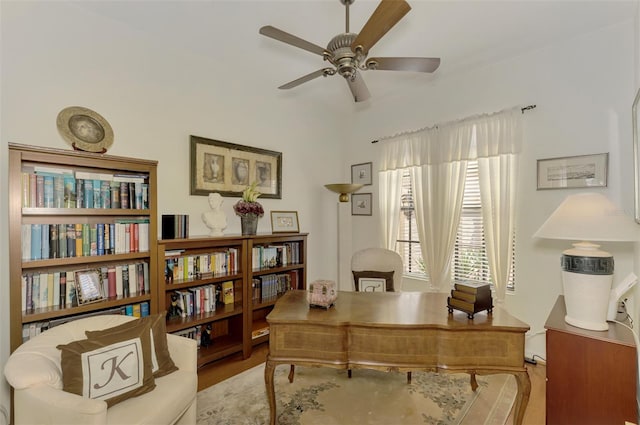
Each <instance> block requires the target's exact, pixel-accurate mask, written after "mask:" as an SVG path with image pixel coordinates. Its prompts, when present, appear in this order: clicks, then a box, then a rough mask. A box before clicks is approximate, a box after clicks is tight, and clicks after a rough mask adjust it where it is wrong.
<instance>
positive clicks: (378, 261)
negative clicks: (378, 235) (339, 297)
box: [351, 248, 404, 292]
mask: <svg viewBox="0 0 640 425" xmlns="http://www.w3.org/2000/svg"><path fill="white" fill-rule="evenodd" d="M351 271H352V272H363V271H375V272H393V282H392V283H393V291H395V292H400V291H401V290H402V274H403V273H404V266H403V263H402V257H400V254H398V253H397V252H395V251H391V250H389V249H385V248H365V249H361V250H360V251H357V252H355V253H354V254H353V256H352V257H351ZM354 279H355V276H354ZM354 284H357V282H355V280H354ZM355 288H356V290H358V286H356V287H355Z"/></svg>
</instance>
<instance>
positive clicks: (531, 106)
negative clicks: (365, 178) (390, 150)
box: [371, 105, 537, 143]
mask: <svg viewBox="0 0 640 425" xmlns="http://www.w3.org/2000/svg"><path fill="white" fill-rule="evenodd" d="M536 106H537V105H527V106H525V107H522V108H520V112H522V113H523V114H524V113H525V111H529V110H531V109H535V108H536ZM379 141H380V140H372V141H371V143H378V142H379Z"/></svg>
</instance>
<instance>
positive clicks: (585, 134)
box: [350, 18, 635, 356]
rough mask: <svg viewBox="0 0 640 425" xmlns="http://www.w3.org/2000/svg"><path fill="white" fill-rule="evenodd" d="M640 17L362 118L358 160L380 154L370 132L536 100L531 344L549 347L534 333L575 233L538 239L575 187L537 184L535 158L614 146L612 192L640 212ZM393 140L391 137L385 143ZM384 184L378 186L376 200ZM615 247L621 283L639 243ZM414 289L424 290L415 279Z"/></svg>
mask: <svg viewBox="0 0 640 425" xmlns="http://www.w3.org/2000/svg"><path fill="white" fill-rule="evenodd" d="M634 78H635V74H634V23H633V20H631V18H630V21H629V22H627V23H623V24H618V25H615V26H610V27H607V28H604V29H601V30H598V31H595V32H592V33H589V34H586V35H582V36H580V37H577V38H573V39H570V40H566V41H563V42H562V43H558V44H554V45H550V46H547V47H546V48H543V49H540V50H536V51H532V52H528V53H522V54H521V55H520V56H518V57H515V58H513V59H510V60H508V61H503V62H500V63H496V64H493V65H491V66H487V67H485V68H483V69H480V70H477V69H476V70H474V71H473V72H469V73H461V74H458V75H456V76H454V77H451V78H447V79H434V80H432V81H431V82H428V83H426V84H425V85H424V87H422V88H420V89H415V88H414V89H413V90H411V91H406V92H402V93H399V94H398V95H397V96H396V98H392V97H391V96H389V97H388V98H387V99H384V101H379V100H378V99H376V102H375V103H374V104H373V106H372V107H371V108H369V109H367V110H366V111H360V113H359V114H358V115H357V116H356V117H355V119H356V121H355V123H356V125H354V126H353V128H352V130H353V132H352V135H353V137H352V144H351V152H350V159H351V163H359V162H363V161H368V160H374V168H375V165H376V164H375V159H376V158H377V157H376V154H377V151H378V149H379V148H378V145H379V144H378V145H371V144H370V141H371V140H374V139H378V138H380V137H382V136H389V135H392V134H395V133H397V132H400V131H407V130H412V129H418V128H422V127H425V126H430V125H434V124H436V123H438V122H445V121H450V120H455V119H460V118H465V117H468V116H470V115H474V114H480V113H488V112H495V111H499V110H502V109H505V108H509V107H512V106H516V105H521V106H526V105H529V104H536V105H537V108H536V109H534V110H533V111H529V112H526V113H525V115H524V148H523V152H522V155H521V160H520V174H519V179H520V182H519V192H518V196H519V202H518V213H517V228H516V235H517V246H516V261H517V265H516V277H517V281H516V287H517V289H516V291H515V293H514V294H513V295H509V296H508V297H507V299H506V301H505V306H506V308H507V309H508V310H509V311H510V312H511V313H512V314H513V315H515V316H516V317H518V318H519V319H521V320H523V321H524V322H526V323H528V324H529V325H530V326H531V331H530V338H529V339H528V341H527V348H526V349H527V352H528V353H531V354H539V355H542V356H544V354H545V346H544V336H543V335H537V336H536V335H534V334H536V333H538V332H539V331H542V330H543V328H544V323H545V320H546V318H547V315H548V314H549V311H550V310H551V307H552V306H553V304H554V302H555V300H556V298H557V296H558V295H559V294H561V293H562V285H561V280H560V268H559V264H560V261H559V258H560V254H561V251H562V250H564V249H566V248H567V247H569V246H570V245H569V244H568V243H567V242H562V241H557V242H556V241H547V240H544V241H543V240H534V239H533V238H532V235H533V233H534V232H535V231H536V230H537V229H538V227H539V226H540V225H541V224H542V223H543V222H544V220H546V218H547V217H548V216H549V215H550V214H551V212H553V210H554V209H555V208H556V207H557V206H558V205H559V204H560V202H561V201H562V200H563V199H564V198H565V197H566V196H567V195H569V194H572V193H575V192H577V191H578V190H576V189H572V190H552V191H549V190H547V191H537V190H536V160H537V159H541V158H550V157H562V156H570V155H582V154H591V153H601V152H609V178H608V187H607V188H606V189H596V190H598V191H601V192H603V193H605V194H606V195H607V196H609V197H610V198H611V199H612V200H613V201H615V202H616V203H618V204H619V205H621V206H622V207H623V208H624V210H625V211H626V212H627V213H629V214H630V215H633V163H632V160H631V158H632V156H631V153H632V143H631V140H632V138H631V114H630V111H631V109H630V106H631V103H632V100H633V96H634V95H635V92H634V90H633V87H634ZM381 143H384V142H381ZM377 189H378V188H377V184H376V185H374V186H373V188H372V190H373V191H374V193H375V195H374V203H375V202H376V200H377V196H376V195H377ZM375 225H376V220H375V214H374V217H367V218H359V217H358V218H357V219H355V220H354V235H353V245H354V246H353V249H354V250H357V249H359V248H362V247H364V246H367V245H370V244H373V243H376V242H377V238H378V233H377V232H375V231H372V226H375ZM604 248H606V249H607V250H608V251H610V252H611V253H613V254H614V256H615V260H616V264H615V267H616V272H615V277H614V282H617V281H618V280H619V279H622V278H623V277H625V276H626V275H627V274H628V273H629V272H631V271H633V258H634V256H633V246H632V244H622V243H620V244H612V243H607V244H606V246H604ZM408 287H412V288H414V289H424V285H423V286H422V287H420V286H419V285H418V284H416V283H415V282H413V285H408Z"/></svg>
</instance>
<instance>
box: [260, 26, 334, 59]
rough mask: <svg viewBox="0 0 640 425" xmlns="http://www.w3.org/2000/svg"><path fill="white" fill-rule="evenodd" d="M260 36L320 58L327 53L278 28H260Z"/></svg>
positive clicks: (315, 45)
mask: <svg viewBox="0 0 640 425" xmlns="http://www.w3.org/2000/svg"><path fill="white" fill-rule="evenodd" d="M260 34H262V35H265V36H267V37H271V38H273V39H275V40H278V41H282V42H283V43H287V44H290V45H292V46H295V47H299V48H301V49H304V50H306V51H308V52H311V53H315V54H317V55H320V56H324V55H325V54H326V53H328V52H327V51H326V49H325V48H324V47H320V46H318V45H317V44H313V43H311V42H310V41H307V40H303V39H301V38H300V37H296V36H295V35H293V34H289V33H288V32H284V31H282V30H279V29H278V28H276V27H272V26H271V25H267V26H264V27H262V28H260Z"/></svg>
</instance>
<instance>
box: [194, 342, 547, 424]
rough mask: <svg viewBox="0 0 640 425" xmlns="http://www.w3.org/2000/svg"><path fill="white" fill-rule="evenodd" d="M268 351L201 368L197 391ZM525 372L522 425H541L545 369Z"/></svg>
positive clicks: (246, 366)
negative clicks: (527, 387)
mask: <svg viewBox="0 0 640 425" xmlns="http://www.w3.org/2000/svg"><path fill="white" fill-rule="evenodd" d="M268 350H269V345H268V344H267V343H264V344H260V345H258V346H257V347H254V349H253V354H252V355H251V357H250V358H248V359H246V360H240V358H241V357H240V356H238V357H233V356H232V357H229V358H228V359H225V360H221V361H218V362H215V363H211V364H208V365H205V366H203V367H201V368H200V370H199V371H198V391H200V390H202V389H204V388H207V387H210V386H211V385H215V384H217V383H218V382H221V381H224V380H225V379H227V378H230V377H232V376H234V375H236V374H238V373H240V372H242V371H244V370H247V369H250V368H252V367H254V366H257V365H259V364H260V363H263V362H264V361H265V359H266V357H267V351H268ZM527 370H528V372H529V377H530V378H531V396H530V397H529V404H528V406H527V410H526V412H525V414H524V421H523V425H542V424H544V423H545V385H546V372H547V371H546V367H545V365H544V364H542V363H540V362H538V364H537V365H530V364H527ZM507 423H508V424H512V423H513V414H512V415H511V416H510V417H509V419H508V421H507Z"/></svg>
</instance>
